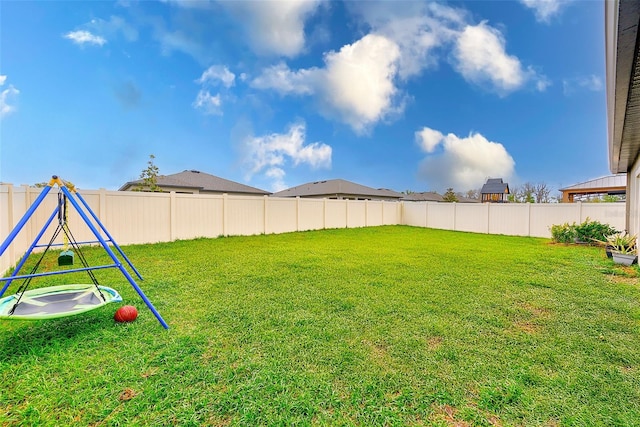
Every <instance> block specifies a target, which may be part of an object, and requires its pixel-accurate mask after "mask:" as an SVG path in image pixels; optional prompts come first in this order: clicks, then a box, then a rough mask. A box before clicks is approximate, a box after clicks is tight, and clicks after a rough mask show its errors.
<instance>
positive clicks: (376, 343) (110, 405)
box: [0, 226, 640, 426]
mask: <svg viewBox="0 0 640 427" xmlns="http://www.w3.org/2000/svg"><path fill="white" fill-rule="evenodd" d="M116 239H117V236H116ZM123 249H124V250H125V252H126V253H127V255H128V256H129V258H130V259H131V260H132V261H133V263H134V264H135V265H136V267H137V268H138V269H139V270H140V272H141V273H142V275H143V276H144V277H145V280H144V281H139V282H138V283H139V284H140V286H141V287H142V289H143V290H144V291H145V293H146V294H147V296H148V297H149V298H150V300H151V301H152V302H153V303H154V305H155V306H156V308H157V309H158V310H159V311H160V313H161V314H162V316H163V317H164V319H165V320H166V321H167V322H168V324H169V325H170V327H171V329H169V330H164V329H163V328H162V327H161V326H160V324H159V323H158V322H157V320H156V319H155V317H153V314H152V313H151V312H150V311H149V310H148V309H147V308H146V307H145V305H144V303H143V301H142V300H141V299H140V298H139V297H138V295H137V294H136V293H135V291H134V290H133V289H132V287H131V286H130V285H129V284H128V282H127V281H126V280H125V279H124V278H123V277H122V275H121V274H120V273H119V272H118V271H117V270H115V269H111V270H99V271H96V275H97V276H98V279H99V280H100V283H101V284H103V285H107V286H112V287H114V288H116V289H118V290H119V291H120V293H121V294H122V295H123V297H124V299H125V301H124V302H123V304H133V305H135V306H136V307H137V308H138V310H139V312H140V316H139V317H138V319H137V320H136V321H135V322H133V323H130V324H118V323H115V322H114V321H113V314H114V312H115V310H116V309H117V308H118V306H120V305H122V304H118V305H116V304H110V305H107V306H106V307H103V308H100V309H98V310H94V311H92V312H89V313H86V314H83V315H79V316H75V317H69V318H64V319H57V320H49V321H38V322H20V321H2V323H0V328H1V329H0V425H37V426H40V425H42V426H49V425H50V426H59V425H90V426H133V425H145V426H146V425H156V426H167V425H179V426H190V425H193V426H226V425H242V426H244V425H286V426H288V425H319V426H320V425H331V426H334V425H337V426H352V425H353V426H393V425H397V426H406V425H408V426H411V425H414V426H424V425H428V426H431V425H433V426H565V425H566V426H599V425H600V426H613V425H620V426H623V425H626V426H632V425H640V327H639V326H640V305H639V303H640V288H639V286H638V280H637V279H636V276H637V272H638V270H637V267H635V266H634V267H632V268H619V267H615V266H614V265H613V263H612V262H611V261H609V260H608V259H607V258H606V257H605V256H604V250H603V249H601V248H594V247H582V246H564V245H553V244H550V243H549V241H548V240H545V239H535V238H520V237H509V236H490V235H482V234H470V233H460V232H450V231H443V230H433V229H423V228H413V227H403V226H389V227H375V228H362V229H348V230H347V229H342V230H323V231H313V232H302V233H291V234H281V235H267V236H252V237H230V238H219V239H196V240H192V241H178V242H173V243H163V244H156V245H134V246H127V247H124V248H123ZM84 252H85V255H86V257H87V259H89V261H90V263H91V264H92V265H97V264H106V263H107V262H108V259H107V258H106V256H105V255H104V251H103V250H102V249H101V248H86V249H85V250H84ZM56 257H57V253H52V254H51V256H50V257H48V258H47V260H46V262H45V264H46V265H47V266H50V267H51V268H57V267H54V266H55V259H56ZM77 264H78V263H77V257H76V266H77ZM76 276H78V277H76ZM78 282H80V283H89V282H88V281H87V278H86V274H80V275H78V274H71V275H62V276H51V277H48V278H46V279H41V280H39V281H38V282H37V284H36V283H34V285H35V286H44V285H47V286H48V285H53V284H60V283H78ZM15 288H16V286H15V285H12V287H11V288H10V289H9V293H12V290H13V291H15Z"/></svg>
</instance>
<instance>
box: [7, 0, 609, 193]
mask: <svg viewBox="0 0 640 427" xmlns="http://www.w3.org/2000/svg"><path fill="white" fill-rule="evenodd" d="M603 15H604V4H603V2H601V1H563V2H557V1H554V0H546V1H534V0H526V1H515V0H514V1H486V2H485V1H471V2H421V1H411V2H401V1H394V2H391V1H383V2H370V1H366V2H365V1H349V2H329V1H321V0H313V1H276V2H270V1H255V2H250V1H235V2H234V1H221V2H220V1H206V0H198V1H188V0H184V1H178V0H175V1H157V2H156V1H119V2H107V1H95V2H93V1H92V2H75V1H68V2H62V1H47V2H45V1H35V2H31V1H3V2H0V181H2V182H7V183H13V184H16V185H19V184H34V183H37V182H42V181H47V180H48V179H49V177H50V176H51V175H53V174H57V175H60V176H61V177H62V178H64V179H66V180H69V181H72V182H73V183H75V184H76V185H77V186H78V187H79V188H81V189H82V188H85V189H94V188H96V189H97V188H106V189H110V190H115V189H117V188H118V187H120V186H121V185H122V184H123V183H125V182H127V181H130V180H134V179H137V178H138V177H139V175H140V173H141V171H142V170H143V169H144V168H145V167H146V165H147V161H148V160H149V155H150V154H153V155H154V156H155V164H156V165H157V166H158V167H159V169H160V173H161V174H166V175H168V174H173V173H177V172H181V171H183V170H187V169H196V170H200V171H203V172H207V173H210V174H213V175H217V176H220V177H223V178H226V179H230V180H234V181H238V182H242V183H245V184H248V185H251V186H254V187H258V188H261V189H264V190H267V191H278V190H281V189H284V188H288V187H292V186H296V185H300V184H303V183H306V182H310V181H317V180H323V179H334V178H342V179H347V180H350V181H354V182H357V183H360V184H363V185H368V186H371V187H375V188H390V189H393V190H396V191H405V190H411V191H439V192H443V191H444V190H445V189H446V188H449V187H452V188H454V190H456V191H460V192H466V191H467V190H469V189H477V188H480V187H481V186H482V184H483V183H484V182H485V181H486V179H487V178H489V177H492V178H503V179H505V180H506V181H507V182H509V184H510V185H511V186H518V185H521V184H522V183H524V182H530V183H546V184H547V185H548V186H549V187H551V188H553V189H558V188H561V187H563V186H568V185H572V184H575V183H578V182H581V181H585V180H588V179H592V178H596V177H599V176H603V175H608V174H609V170H608V160H607V140H606V138H607V133H606V101H605V90H604V78H605V76H604V16H603Z"/></svg>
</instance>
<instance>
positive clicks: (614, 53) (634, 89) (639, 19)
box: [604, 0, 640, 173]
mask: <svg viewBox="0 0 640 427" xmlns="http://www.w3.org/2000/svg"><path fill="white" fill-rule="evenodd" d="M604 12H605V13H604V15H605V65H606V88H607V113H608V114H607V115H608V127H609V129H608V131H609V132H608V145H609V169H610V170H611V172H613V173H621V172H627V171H628V170H629V169H630V168H631V166H632V165H633V163H634V162H635V160H636V158H637V156H638V153H639V152H640V44H639V43H638V41H639V36H640V31H638V29H639V23H640V3H639V2H637V1H620V0H612V1H606V2H605V10H604Z"/></svg>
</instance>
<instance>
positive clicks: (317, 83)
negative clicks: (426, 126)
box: [251, 34, 402, 133]
mask: <svg viewBox="0 0 640 427" xmlns="http://www.w3.org/2000/svg"><path fill="white" fill-rule="evenodd" d="M399 56H400V51H399V48H398V45H396V44H395V43H394V42H393V41H391V40H389V39H387V38H386V37H383V36H380V35H375V34H368V35H366V36H364V37H363V38H361V39H360V40H358V41H356V42H355V43H353V44H348V45H345V46H343V47H342V48H341V49H340V51H339V52H334V51H332V52H329V53H327V54H326V55H325V58H324V61H325V67H324V68H315V67H314V68H309V69H301V70H298V71H292V70H290V69H289V68H288V67H287V66H286V65H284V64H279V65H277V66H275V67H271V68H267V69H266V70H264V71H263V73H262V74H261V75H260V76H258V77H257V78H256V79H254V80H253V81H252V83H251V85H252V86H253V87H256V88H259V89H273V90H276V91H278V92H279V93H281V94H298V95H312V94H313V95H316V96H317V99H318V102H319V103H320V108H321V111H322V113H323V114H324V115H326V116H329V117H333V118H336V119H338V120H340V121H342V122H344V123H347V124H348V125H350V126H351V127H352V128H353V129H354V130H355V131H356V132H358V133H362V132H366V130H367V129H368V128H369V127H370V126H372V125H374V124H375V123H377V122H378V121H380V120H381V119H383V118H384V117H386V116H387V115H389V114H391V113H394V112H397V111H399V110H401V109H402V107H401V106H398V105H394V100H395V96H396V95H397V93H398V90H397V88H396V86H395V83H394V80H395V77H396V75H397V72H398V67H397V61H398V59H399Z"/></svg>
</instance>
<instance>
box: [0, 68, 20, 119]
mask: <svg viewBox="0 0 640 427" xmlns="http://www.w3.org/2000/svg"><path fill="white" fill-rule="evenodd" d="M6 81H7V76H5V75H0V87H1V86H4V84H5V82H6ZM19 93H20V91H19V90H18V89H16V88H15V87H13V85H9V87H8V88H6V89H4V90H3V91H2V92H0V118H2V117H5V116H7V115H9V114H11V113H13V112H14V111H16V107H15V106H13V105H9V102H10V100H11V99H13V98H15V97H17V96H18V94H19Z"/></svg>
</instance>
